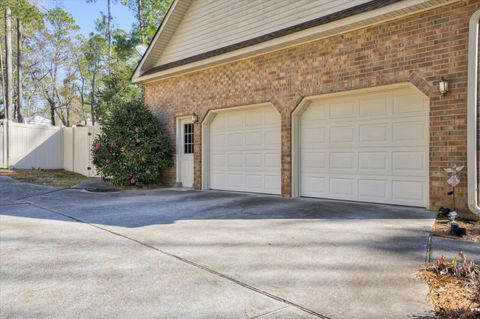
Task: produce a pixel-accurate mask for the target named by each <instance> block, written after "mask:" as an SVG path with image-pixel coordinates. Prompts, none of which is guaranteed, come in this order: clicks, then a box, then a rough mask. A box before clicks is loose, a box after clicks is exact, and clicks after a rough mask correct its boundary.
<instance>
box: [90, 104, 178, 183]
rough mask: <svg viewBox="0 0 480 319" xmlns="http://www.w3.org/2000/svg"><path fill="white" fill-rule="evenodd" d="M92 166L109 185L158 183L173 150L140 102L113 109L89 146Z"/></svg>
mask: <svg viewBox="0 0 480 319" xmlns="http://www.w3.org/2000/svg"><path fill="white" fill-rule="evenodd" d="M92 155H93V164H94V165H95V166H96V168H97V171H98V172H99V174H101V178H102V179H105V180H106V181H107V182H109V183H111V184H113V185H140V186H141V185H144V184H149V183H155V182H158V180H159V178H160V175H161V170H162V169H164V168H167V167H171V166H172V163H173V162H172V155H173V149H172V147H171V145H170V143H169V140H168V138H167V136H166V135H165V134H164V133H163V132H162V131H161V129H160V127H159V125H158V122H157V121H156V119H155V118H154V116H153V115H152V113H150V111H149V110H148V109H147V107H145V105H144V104H143V102H142V101H140V100H133V101H129V102H124V103H122V104H121V105H118V106H115V107H114V108H113V110H112V111H111V113H110V114H108V115H107V116H106V117H105V119H104V121H103V124H102V130H101V133H100V134H99V135H98V136H97V137H96V138H95V139H94V141H93V146H92Z"/></svg>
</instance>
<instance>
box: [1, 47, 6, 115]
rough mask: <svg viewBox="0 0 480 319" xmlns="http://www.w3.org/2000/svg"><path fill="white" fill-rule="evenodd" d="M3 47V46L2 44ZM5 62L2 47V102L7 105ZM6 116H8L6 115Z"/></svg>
mask: <svg viewBox="0 0 480 319" xmlns="http://www.w3.org/2000/svg"><path fill="white" fill-rule="evenodd" d="M0 48H1V46H0ZM4 64H5V62H4V61H3V48H1V49H0V72H1V73H2V101H3V102H2V104H3V105H5V72H4ZM4 117H7V116H6V115H4Z"/></svg>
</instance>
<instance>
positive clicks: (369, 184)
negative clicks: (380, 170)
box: [358, 178, 390, 201]
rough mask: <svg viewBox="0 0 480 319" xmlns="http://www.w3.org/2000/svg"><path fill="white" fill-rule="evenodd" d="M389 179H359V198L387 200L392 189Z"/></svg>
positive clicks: (364, 199)
mask: <svg viewBox="0 0 480 319" xmlns="http://www.w3.org/2000/svg"><path fill="white" fill-rule="evenodd" d="M389 184H390V183H389V182H388V180H387V179H365V178H359V179H358V199H359V200H361V201H372V200H373V201H376V200H380V201H387V200H388V194H389V191H390V189H389V188H390V187H389Z"/></svg>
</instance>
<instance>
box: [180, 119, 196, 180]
mask: <svg viewBox="0 0 480 319" xmlns="http://www.w3.org/2000/svg"><path fill="white" fill-rule="evenodd" d="M193 130H194V125H193V123H192V120H191V119H182V120H180V143H179V144H180V145H179V149H178V151H177V153H178V155H179V156H180V161H179V165H180V181H181V183H182V186H183V187H193V151H194V142H193V138H194V137H193V136H194V131H193Z"/></svg>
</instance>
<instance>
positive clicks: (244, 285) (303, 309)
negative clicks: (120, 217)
mask: <svg viewBox="0 0 480 319" xmlns="http://www.w3.org/2000/svg"><path fill="white" fill-rule="evenodd" d="M60 190H64V189H60ZM60 190H55V191H60ZM52 192H53V191H52ZM52 192H49V193H52ZM24 203H25V204H28V205H31V206H33V207H37V208H39V209H43V210H46V211H49V212H51V213H53V214H56V215H61V216H63V217H66V218H68V219H71V220H73V221H76V222H79V223H82V224H86V225H89V226H91V227H94V228H96V229H98V230H102V231H105V232H108V233H110V234H112V235H114V236H118V237H122V238H124V239H127V240H130V241H133V242H135V243H137V244H139V245H142V246H144V247H146V248H150V249H152V250H155V251H157V252H159V253H161V254H163V255H166V256H169V257H171V258H174V259H177V260H178V261H181V262H183V263H185V264H188V265H190V266H193V267H196V268H198V269H201V270H203V271H206V272H208V273H210V274H212V275H215V276H217V277H221V278H223V279H226V280H228V281H230V282H233V283H235V284H237V285H239V286H242V287H244V288H246V289H249V290H251V291H253V292H256V293H258V294H261V295H263V296H265V297H268V298H271V299H274V300H276V301H279V302H282V303H284V304H286V305H288V306H292V307H294V308H297V309H299V310H301V311H303V312H306V313H308V314H310V315H313V316H316V317H318V318H322V319H332V318H330V317H327V316H325V315H322V314H320V313H318V312H316V311H314V310H311V309H308V308H306V307H304V306H301V305H299V304H297V303H294V302H292V301H289V300H287V299H284V298H282V297H280V296H277V295H274V294H272V293H270V292H268V291H266V290H262V289H260V288H257V287H255V286H252V285H250V284H248V283H245V282H242V281H240V280H238V279H235V278H233V277H231V276H229V275H226V274H223V273H221V272H218V271H216V270H214V269H212V268H209V267H207V266H204V265H201V264H198V263H196V262H194V261H191V260H189V259H186V258H183V257H180V256H177V255H175V254H172V253H169V252H167V251H164V250H162V249H160V248H157V247H155V246H152V245H150V244H147V243H144V242H142V241H140V240H137V239H135V238H132V237H128V236H126V235H123V234H120V233H117V232H115V231H112V230H109V229H107V228H104V227H101V226H98V225H96V224H92V223H89V222H87V221H85V220H82V219H79V218H76V217H73V216H70V215H67V214H65V213H62V212H60V211H57V210H55V209H51V208H48V207H43V206H40V205H37V204H34V203H32V202H29V201H26V202H24ZM280 309H283V308H280ZM280 309H277V310H275V311H274V312H276V311H278V310H280ZM265 315H266V314H262V315H260V317H254V318H261V317H263V316H265Z"/></svg>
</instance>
